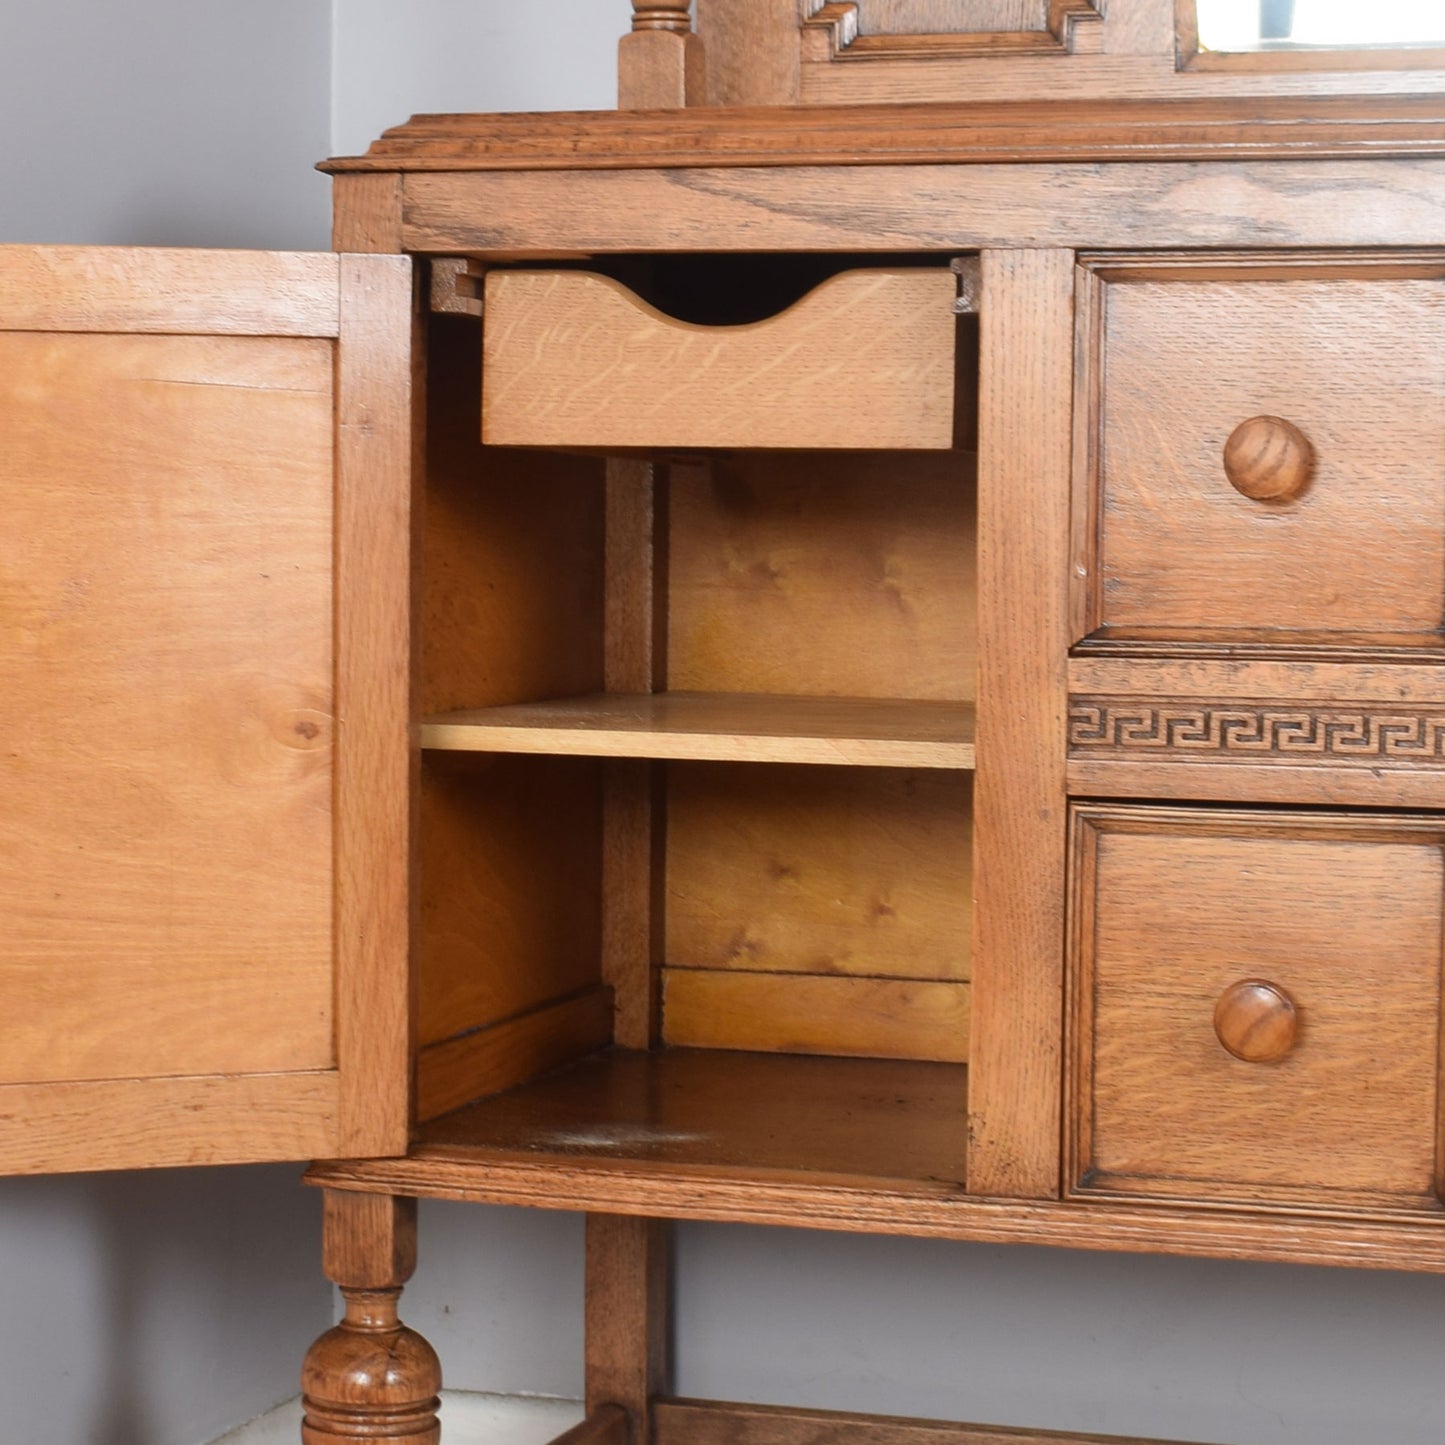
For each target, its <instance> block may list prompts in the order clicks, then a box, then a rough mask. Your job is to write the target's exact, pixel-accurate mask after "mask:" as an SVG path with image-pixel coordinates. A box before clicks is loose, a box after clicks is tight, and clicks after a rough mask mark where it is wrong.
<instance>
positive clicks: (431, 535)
mask: <svg viewBox="0 0 1445 1445" xmlns="http://www.w3.org/2000/svg"><path fill="white" fill-rule="evenodd" d="M941 264H943V265H945V266H946V264H947V258H944V260H943V262H942V263H941ZM649 269H651V270H652V272H653V274H654V277H655V276H657V275H662V276H663V277H664V278H665V279H666V285H667V287H668V288H670V289H669V291H668V294H669V296H670V297H672V298H673V299H672V300H671V301H670V303H669V304H670V305H671V306H672V307H674V308H675V309H687V304H688V303H687V302H686V298H685V296H683V298H682V299H677V298H678V296H679V294H680V293H679V287H680V282H679V277H682V278H683V279H684V280H685V279H686V277H687V275H688V274H692V275H693V276H694V277H695V278H704V277H705V276H706V268H705V267H702V266H699V267H697V268H693V269H692V270H691V271H689V268H688V267H685V266H681V267H671V268H669V267H667V266H662V267H653V268H649ZM812 274H813V270H812V269H810V267H809V265H808V264H798V263H790V264H789V266H788V267H786V268H783V270H782V271H780V273H779V275H778V276H777V277H776V278H774V279H775V281H776V285H777V286H778V287H779V288H783V289H786V287H787V286H788V285H790V284H792V282H791V281H790V280H789V278H790V277H792V276H795V275H803V276H807V277H808V278H809V279H811V276H812ZM682 289H683V290H684V291H685V287H683V288H682ZM698 289H699V291H701V290H705V289H706V288H705V287H702V286H701V285H700V284H699V286H698ZM779 294H782V293H781V291H780V292H779ZM702 304H703V303H702V302H701V301H700V302H698V305H702ZM708 304H709V305H713V314H714V315H716V314H720V313H719V312H718V311H717V309H716V306H715V304H714V303H708ZM694 309H696V308H694ZM972 323H973V318H972V317H963V318H960V322H959V326H958V341H959V352H960V353H961V354H962V353H967V354H966V355H961V359H960V361H959V363H958V374H959V376H960V377H962V378H965V379H966V381H967V384H966V385H963V386H960V387H958V388H957V392H956V406H957V411H958V413H959V415H958V418H957V425H956V433H957V435H958V436H959V437H960V438H963V439H967V438H968V436H969V435H970V432H971V418H972V415H973V411H974V405H975V395H974V388H973V385H972V382H971V380H967V379H968V378H971V377H972V375H973V374H974V370H975V361H976V329H975V328H974V327H973V325H972ZM429 329H430V337H429V354H428V399H429V417H428V456H427V466H426V487H425V497H424V501H423V506H422V510H421V518H420V522H419V528H420V546H419V571H420V583H419V589H420V590H419V596H420V598H421V605H420V619H419V630H420V669H419V671H420V676H419V679H418V710H419V712H420V714H421V720H422V726H421V741H422V757H421V765H420V766H421V788H420V812H419V818H418V837H419V847H418V875H419V898H420V914H419V920H418V932H417V937H418V947H417V960H416V976H417V989H418V1000H417V1038H416V1046H417V1081H416V1082H417V1118H418V1123H419V1126H420V1129H421V1135H422V1139H423V1141H424V1142H426V1143H428V1144H431V1145H454V1146H457V1147H464V1148H467V1149H480V1150H483V1151H485V1150H487V1149H500V1150H516V1149H525V1150H527V1151H538V1150H540V1151H542V1152H544V1153H548V1152H552V1153H560V1154H568V1155H570V1154H578V1155H594V1156H595V1155H601V1156H605V1157H607V1158H611V1159H614V1160H617V1159H624V1160H631V1161H653V1162H656V1163H666V1162H669V1161H671V1162H682V1163H689V1162H691V1163H696V1162H707V1163H711V1164H716V1165H718V1166H720V1167H724V1168H735V1169H738V1170H740V1171H743V1172H744V1173H746V1172H750V1171H756V1170H759V1169H763V1170H766V1169H788V1170H795V1171H796V1170H802V1171H803V1172H804V1173H814V1174H846V1175H853V1176H870V1177H877V1178H880V1179H891V1180H913V1181H924V1180H926V1181H946V1182H948V1183H949V1184H952V1185H957V1184H961V1183H962V1180H963V1177H964V1152H965V1143H964V1137H965V1114H966V1080H967V1059H968V1039H969V987H970V985H969V978H970V972H971V969H970V952H971V938H970V934H971V914H972V899H971V873H972V858H971V851H972V838H971V835H972V793H973V786H972V784H973V766H974V755H973V708H972V703H973V700H974V687H975V669H976V638H977V625H976V585H975V540H974V538H975V466H974V456H973V454H972V452H971V451H970V450H966V449H964V448H963V447H956V448H954V449H952V450H948V451H938V450H931V451H906V452H898V451H841V452H818V451H806V450H799V451H785V450H773V451H745V450H710V451H706V452H697V453H695V454H688V455H678V454H672V455H663V454H656V455H651V456H638V455H635V454H629V455H626V456H615V455H614V456H603V455H591V454H586V453H583V452H579V451H563V450H549V449H544V448H520V447H494V446H487V445H483V444H482V443H481V441H480V440H479V438H480V434H481V421H480V397H481V384H480V381H481V378H480V368H481V355H482V348H481V345H480V338H479V332H478V327H477V325H476V322H475V321H474V320H471V319H465V318H459V317H455V316H446V315H434V316H432V317H431V318H430V328H429ZM851 404H853V405H856V406H857V407H859V408H864V409H866V408H867V406H868V404H869V397H868V379H867V376H866V374H860V375H859V376H858V378H857V383H856V392H855V393H854V395H853V396H852V398H851Z"/></svg>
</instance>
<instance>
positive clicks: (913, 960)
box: [665, 764, 972, 981]
mask: <svg viewBox="0 0 1445 1445" xmlns="http://www.w3.org/2000/svg"><path fill="white" fill-rule="evenodd" d="M970 801H971V788H970V780H969V778H968V777H967V776H966V775H960V774H949V773H914V772H900V771H895V770H891V769H887V770H884V769H867V770H861V769H860V770H853V769H841V770H835V769H831V768H830V769H816V768H734V767H727V766H723V765H708V764H700V765H696V766H688V767H681V766H677V767H673V768H671V769H670V770H669V787H668V825H667V828H668V841H667V942H666V953H665V956H666V959H667V961H668V962H669V963H672V964H676V965H679V966H683V967H691V968H707V969H732V970H740V971H743V972H756V971H763V972H779V973H816V974H820V975H829V974H831V975H839V976H847V975H852V976H856V977H865V978H866V977H875V978H914V979H920V980H934V981H948V980H952V981H962V980H964V979H967V978H968V977H969V956H970V955H969V943H970V939H969V932H970V919H971V906H972V886H971V883H972V879H971V869H972V830H971V821H972V819H971V810H970Z"/></svg>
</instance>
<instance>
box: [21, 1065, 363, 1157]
mask: <svg viewBox="0 0 1445 1445" xmlns="http://www.w3.org/2000/svg"><path fill="white" fill-rule="evenodd" d="M340 1093H341V1091H340V1086H339V1082H338V1078H337V1075H336V1073H335V1071H334V1070H330V1069H326V1070H313V1071H309V1072H305V1073H286V1074H207V1075H201V1076H194V1075H192V1076H178V1077H175V1078H160V1079H101V1080H94V1081H84V1082H79V1083H60V1084H5V1085H3V1086H0V1166H3V1168H4V1171H5V1173H6V1174H61V1173H72V1172H76V1171H82V1170H95V1169H155V1168H161V1167H166V1166H177V1167H179V1166H191V1165H210V1164H257V1163H262V1162H264V1161H267V1160H296V1159H316V1158H330V1157H332V1156H334V1155H335V1153H336V1137H337V1121H338V1116H339V1113H340Z"/></svg>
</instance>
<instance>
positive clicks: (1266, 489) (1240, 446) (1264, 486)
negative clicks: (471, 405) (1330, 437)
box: [1224, 416, 1315, 502]
mask: <svg viewBox="0 0 1445 1445" xmlns="http://www.w3.org/2000/svg"><path fill="white" fill-rule="evenodd" d="M1314 464H1315V453H1314V448H1313V447H1312V446H1310V442H1309V438H1308V437H1307V436H1306V435H1305V434H1304V433H1303V432H1302V431H1301V430H1300V429H1299V428H1298V427H1297V426H1295V425H1294V424H1293V423H1292V422H1287V421H1286V420H1285V419H1284V418H1283V417H1280V416H1252V417H1250V419H1249V420H1248V421H1242V422H1240V424H1239V425H1238V426H1237V427H1235V429H1234V430H1233V431H1232V432H1230V434H1229V440H1228V441H1227V442H1225V444H1224V475H1225V476H1226V477H1228V478H1229V481H1230V484H1231V485H1232V486H1233V487H1234V489H1235V491H1237V492H1243V493H1244V495H1245V496H1246V497H1252V498H1253V499H1254V500H1255V501H1257V502H1287V501H1289V499H1290V498H1291V497H1297V496H1299V494H1300V493H1301V492H1302V491H1303V490H1304V489H1305V484H1306V483H1307V482H1308V481H1309V479H1310V472H1311V471H1313V470H1314Z"/></svg>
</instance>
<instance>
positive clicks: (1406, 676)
mask: <svg viewBox="0 0 1445 1445" xmlns="http://www.w3.org/2000/svg"><path fill="white" fill-rule="evenodd" d="M883 8H886V7H879V9H880V11H881V10H882V9H883ZM899 8H901V9H906V8H907V6H906V5H905V6H902V7H895V9H899ZM921 8H926V7H921ZM1019 8H1020V13H1021V14H1022V12H1023V11H1025V10H1028V8H1029V7H1028V6H1021V7H1019ZM1037 8H1038V9H1039V18H1038V22H1037V24H1033V22H1030V21H1027V18H1026V17H1025V19H1023V20H1020V21H1019V22H1018V24H1017V27H1016V29H1015V30H1013V31H999V30H998V29H997V28H996V27H995V28H994V29H992V30H988V29H986V28H983V27H982V26H979V27H976V28H975V30H973V31H970V30H969V29H968V22H967V20H966V19H965V20H961V21H960V22H959V24H958V27H957V28H956V29H955V30H954V31H953V32H943V31H939V32H938V33H932V32H929V33H923V32H920V31H919V30H918V29H917V27H914V28H912V29H909V28H908V27H907V26H903V27H901V28H900V29H899V30H898V32H897V33H895V34H891V35H890V34H888V33H884V32H883V31H881V30H879V29H877V28H874V29H873V30H870V29H869V28H868V20H869V14H870V13H871V12H870V11H869V9H868V7H867V6H866V5H863V6H859V5H836V4H814V3H805V4H803V5H801V6H799V5H797V4H795V3H793V0H788V3H787V4H785V5H777V4H774V3H773V0H768V3H767V4H765V5H759V6H758V7H757V8H756V10H753V9H752V8H751V7H747V10H746V24H744V23H743V20H742V18H740V17H743V15H744V7H742V6H740V5H739V4H737V3H724V0H716V3H714V4H712V5H708V4H706V3H704V4H703V5H702V6H701V7H700V13H699V15H698V17H697V23H696V31H695V30H694V27H693V22H692V20H691V18H690V17H689V15H688V13H687V11H686V9H685V8H680V7H678V6H675V5H666V4H647V3H637V4H635V5H634V10H635V12H636V28H635V30H634V33H633V34H632V35H631V36H630V37H628V38H627V39H626V40H625V41H624V44H623V52H622V61H623V72H622V73H623V98H624V101H625V102H626V104H627V106H628V108H627V109H623V110H619V111H618V112H615V113H614V112H607V113H600V112H599V113H585V114H582V113H579V114H554V115H439V116H419V117H416V118H414V119H413V120H412V121H411V122H409V123H408V124H406V125H402V126H400V127H398V128H397V129H395V130H393V131H389V132H387V134H386V135H385V136H383V137H382V138H381V139H380V140H378V141H377V143H376V144H375V145H374V146H373V147H372V148H371V150H370V151H369V152H368V153H367V154H366V155H365V156H361V157H352V158H343V159H338V160H335V161H332V162H329V163H327V166H326V169H328V170H330V171H331V172H332V173H333V174H334V176H335V183H336V208H335V215H336V230H335V245H336V251H335V253H334V254H332V253H328V254H324V255H322V254H279V253H264V254H263V253H243V252H219V251H216V252H204V251H193V252H183V251H144V250H126V249H116V250H111V249H101V248H76V247H5V248H0V415H3V417H4V432H5V443H4V446H3V448H0V478H3V487H4V493H5V496H6V498H7V502H8V508H9V517H8V521H7V527H6V529H5V540H4V541H3V543H0V558H3V570H0V597H3V599H4V604H5V605H4V614H5V618H6V645H5V647H4V649H3V651H0V717H3V722H4V729H3V731H4V736H5V745H4V749H3V753H4V770H3V776H4V789H5V793H6V806H5V809H4V813H3V817H0V869H3V873H4V889H3V892H4V898H5V904H4V921H5V927H4V930H3V937H0V1040H3V1048H0V1071H3V1077H0V1169H3V1170H5V1171H7V1172H32V1173H33V1172H45V1171H61V1170H74V1169H97V1168H133V1167H144V1166H150V1165H167V1164H181V1163H228V1162H245V1161H256V1160H277V1159H297V1160H303V1159H312V1160H315V1161H316V1162H315V1163H314V1164H313V1165H312V1168H311V1170H310V1173H309V1176H308V1177H309V1178H310V1179H311V1181H312V1182H314V1183H316V1184H317V1185H319V1186H320V1187H321V1188H322V1189H323V1190H324V1211H325V1221H326V1237H325V1245H324V1251H325V1267H326V1270H327V1273H328V1274H329V1276H330V1277H331V1278H332V1279H333V1280H334V1281H335V1282H336V1283H337V1284H338V1285H339V1286H340V1287H341V1289H342V1291H343V1293H344V1295H345V1297H346V1300H347V1308H346V1317H345V1319H344V1321H343V1322H342V1323H341V1324H340V1325H338V1326H337V1328H336V1329H334V1330H332V1331H330V1332H329V1333H328V1334H327V1335H325V1336H324V1337H323V1338H322V1339H321V1340H320V1341H318V1342H317V1344H316V1346H315V1347H313V1349H312V1352H311V1354H310V1356H309V1357H308V1360H307V1362H306V1366H305V1376H304V1387H305V1392H306V1411H307V1423H306V1424H305V1426H304V1427H303V1436H304V1438H305V1440H306V1441H308V1442H310V1445H323V1442H335V1441H355V1442H361V1441H372V1440H389V1441H398V1442H406V1445H434V1442H436V1441H437V1440H438V1439H439V1438H440V1437H439V1427H438V1425H437V1422H436V1414H435V1410H436V1392H437V1390H438V1388H439V1375H438V1371H437V1367H436V1360H435V1356H434V1355H433V1353H432V1352H431V1350H430V1347H429V1346H428V1345H427V1343H426V1342H425V1341H424V1340H422V1339H421V1338H420V1337H419V1336H418V1335H416V1334H415V1333H414V1332H412V1331H411V1330H409V1329H407V1328H406V1327H405V1326H404V1325H403V1324H402V1323H401V1322H400V1320H399V1317H398V1301H399V1296H400V1293H401V1289H402V1286H403V1285H404V1283H405V1281H406V1279H407V1277H408V1275H409V1274H410V1271H411V1268H412V1265H413V1262H414V1258H415V1251H416V1230H415V1219H416V1214H415V1203H416V1200H417V1199H418V1198H421V1197H437V1198H447V1199H461V1200H475V1201H481V1202H491V1203H506V1204H513V1205H524V1206H530V1207H537V1208H547V1209H564V1210H574V1211H582V1212H585V1213H586V1215H587V1281H588V1296H587V1306H586V1308H587V1396H588V1399H587V1410H588V1415H587V1419H586V1421H585V1422H584V1423H583V1424H582V1425H580V1426H579V1427H577V1429H576V1430H575V1431H572V1432H569V1434H568V1436H567V1437H565V1438H566V1439H567V1441H568V1442H569V1445H646V1442H649V1441H652V1442H657V1445H714V1442H716V1445H723V1442H739V1441H740V1442H744V1445H807V1442H824V1441H826V1442H830V1445H833V1442H855V1441H856V1442H859V1445H862V1442H868V1441H871V1442H877V1445H944V1442H958V1445H966V1442H973V1445H990V1442H1003V1441H1015V1440H1017V1441H1038V1442H1047V1441H1054V1442H1058V1445H1064V1442H1068V1441H1079V1440H1083V1439H1084V1438H1085V1437H1082V1436H1076V1435H1068V1436H1064V1435H1057V1434H1052V1435H1051V1434H1029V1433H1027V1432H1019V1431H1012V1432H1010V1431H1001V1430H998V1429H990V1428H988V1427H984V1426H965V1425H948V1424H942V1423H940V1422H919V1421H907V1420H894V1419H890V1420H881V1419H873V1418H865V1417H860V1416H846V1415H839V1414H829V1413H824V1412H809V1411H802V1410H787V1409H775V1408H766V1407H760V1406H749V1405H744V1404H736V1403H729V1402H719V1401H695V1400H683V1399H678V1398H676V1397H675V1396H674V1395H673V1393H672V1391H671V1387H670V1383H669V1370H668V1339H669V1321H668V1308H669V1277H668V1222H669V1221H673V1220H685V1219H697V1220H727V1221H745V1222H753V1223H765V1224H773V1225H785V1226H786V1225H801V1226H808V1227H813V1228H825V1229H836V1230H851V1231H861V1232H886V1233H896V1234H909V1235H926V1236H937V1237H945V1238H953V1239H967V1240H984V1241H993V1242H1020V1243H1033V1244H1051V1245H1062V1246H1071V1247H1079V1248H1090V1249H1104V1250H1115V1251H1154V1252H1163V1253H1173V1254H1183V1255H1197V1256H1215V1257H1228V1258H1245V1259H1259V1260H1293V1261H1305V1262H1314V1263H1325V1264H1336V1265H1350V1266H1366V1267H1378V1268H1391V1269H1410V1270H1426V1271H1436V1272H1440V1271H1445V1202H1442V1199H1445V1194H1442V1190H1445V1155H1442V1138H1445V1133H1442V1117H1445V1100H1442V1088H1441V1068H1442V1066H1441V1057H1442V1051H1441V1031H1442V1020H1445V999H1442V977H1445V681H1442V677H1445V672H1442V669H1445V100H1442V97H1441V93H1440V92H1441V89H1442V85H1441V81H1442V79H1445V56H1442V55H1441V54H1440V53H1438V52H1429V53H1428V54H1427V53H1425V52H1421V53H1419V54H1416V55H1413V56H1407V57H1405V58H1404V59H1400V57H1398V56H1397V57H1396V60H1397V61H1398V64H1395V65H1393V66H1392V65H1390V64H1386V63H1384V62H1382V61H1380V60H1379V58H1378V57H1376V58H1375V59H1374V61H1373V63H1372V64H1363V65H1355V66H1354V67H1353V68H1351V66H1350V65H1349V64H1345V63H1341V64H1340V65H1339V67H1338V68H1334V69H1332V68H1330V66H1329V65H1327V64H1325V63H1323V62H1319V61H1318V59H1317V60H1316V63H1315V64H1314V65H1313V66H1312V67H1311V66H1307V65H1303V64H1299V63H1293V62H1292V65H1293V68H1291V66H1290V65H1284V66H1282V67H1281V66H1276V67H1275V68H1270V66H1269V65H1267V64H1264V63H1261V62H1260V58H1259V57H1257V56H1256V57H1246V58H1245V59H1248V60H1249V61H1251V62H1252V63H1251V64H1240V65H1235V66H1231V65H1229V64H1225V63H1223V61H1222V60H1221V59H1220V58H1218V57H1209V56H1207V55H1201V54H1200V53H1198V52H1197V49H1196V50H1195V51H1189V49H1188V46H1187V45H1183V44H1182V42H1181V36H1184V37H1185V38H1186V39H1187V27H1185V28H1184V29H1180V28H1178V26H1177V16H1176V12H1175V7H1174V5H1173V4H1172V3H1168V4H1165V5H1160V4H1158V3H1156V0H1116V3H1115V4H1113V5H1111V6H1109V7H1107V8H1106V7H1104V6H1102V5H1098V4H1093V3H1089V0H1065V3H1055V4H1053V5H1051V6H1040V7H1037ZM1184 8H1187V7H1181V11H1180V13H1182V11H1183V9H1184ZM974 10H979V11H980V13H982V11H981V9H980V7H979V6H977V5H975V4H973V0H969V3H968V4H966V5H964V6H962V7H961V9H960V11H959V14H960V15H972V14H973V12H974ZM889 13H892V12H889ZM1191 13H1192V11H1191ZM850 15H851V17H852V18H851V19H850V18H849V17H850ZM1166 21H1167V24H1168V37H1169V39H1168V50H1167V54H1166V53H1165V46H1164V44H1163V42H1162V40H1161V38H1160V37H1161V36H1162V35H1163V34H1164V31H1163V30H1162V29H1161V27H1162V26H1163V25H1164V24H1165V22H1166ZM1031 24H1032V28H1030V25H1031ZM1000 36H1002V39H1000V38H999V37H1000ZM981 37H982V38H981ZM989 37H992V38H989ZM1422 57H1423V58H1422ZM1387 58H1388V57H1387ZM1226 59H1227V58H1226ZM1235 59H1239V57H1235ZM1045 77H1052V79H1047V80H1046V79H1045ZM1041 94H1046V95H1047V96H1048V98H1047V99H1040V98H1038V97H1039V96H1040V95H1041ZM965 97H971V98H965ZM1088 1438H1091V1439H1092V1438H1095V1437H1088Z"/></svg>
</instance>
